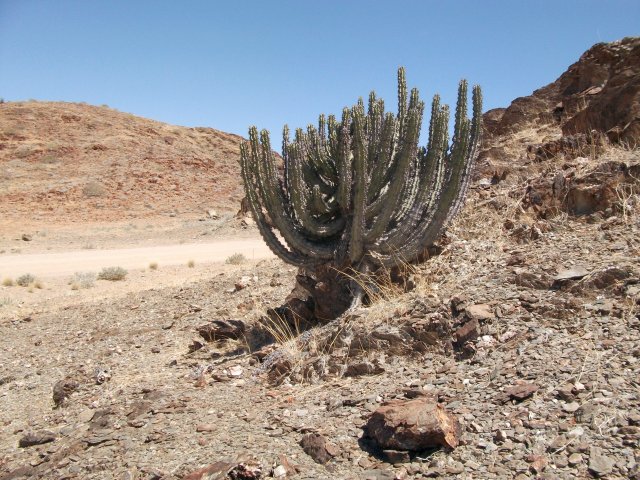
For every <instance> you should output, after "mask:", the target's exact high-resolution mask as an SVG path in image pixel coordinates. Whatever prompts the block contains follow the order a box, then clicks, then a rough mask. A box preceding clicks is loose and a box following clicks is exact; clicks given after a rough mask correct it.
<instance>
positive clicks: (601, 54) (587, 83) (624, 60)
mask: <svg viewBox="0 0 640 480" xmlns="http://www.w3.org/2000/svg"><path fill="white" fill-rule="evenodd" d="M484 123H485V135H486V140H488V141H491V140H492V139H493V138H494V137H496V136H498V135H505V134H508V133H513V132H517V131H521V130H523V129H524V128H526V127H539V126H542V125H557V126H559V127H560V128H561V130H562V133H563V134H564V135H571V134H576V133H586V134H589V133H590V132H591V131H592V130H596V131H598V132H602V133H606V134H607V135H608V136H609V138H610V139H611V140H612V141H624V142H627V143H633V144H637V143H639V142H640V38H639V37H630V38H624V39H622V40H619V41H617V42H612V43H598V44H596V45H594V46H593V47H591V48H590V49H589V50H587V51H586V52H585V53H584V54H583V55H582V56H581V57H580V59H579V60H578V61H577V62H576V63H574V64H573V65H571V66H570V67H569V69H568V70H567V71H566V72H565V73H563V74H562V75H561V76H560V77H559V78H558V79H557V80H556V81H555V82H553V83H551V84H549V85H547V86H545V87H543V88H540V89H539V90H536V91H535V92H533V94H532V95H530V96H528V97H520V98H517V99H515V100H514V101H513V102H512V103H511V105H510V106H509V107H508V108H506V109H495V110H490V111H488V112H487V113H485V115H484Z"/></svg>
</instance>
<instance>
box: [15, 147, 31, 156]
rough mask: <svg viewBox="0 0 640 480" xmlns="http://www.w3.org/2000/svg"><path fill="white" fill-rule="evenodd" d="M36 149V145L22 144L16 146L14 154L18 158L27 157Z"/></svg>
mask: <svg viewBox="0 0 640 480" xmlns="http://www.w3.org/2000/svg"><path fill="white" fill-rule="evenodd" d="M35 151H36V149H35V147H32V146H31V145H20V146H19V147H18V148H16V150H15V152H14V155H15V156H16V158H26V157H28V156H30V155H32V154H33V153H35Z"/></svg>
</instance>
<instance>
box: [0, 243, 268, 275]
mask: <svg viewBox="0 0 640 480" xmlns="http://www.w3.org/2000/svg"><path fill="white" fill-rule="evenodd" d="M234 253H242V254H243V255H244V256H245V257H247V258H248V259H250V260H257V259H262V258H271V257H273V254H272V253H271V251H270V250H269V247H267V245H266V244H265V243H264V242H263V241H262V240H261V239H242V240H223V241H218V242H212V243H193V244H180V245H163V246H157V247H140V248H120V249H112V250H76V251H69V252H60V253H37V254H19V255H6V256H0V275H2V276H18V275H22V274H24V273H31V274H33V275H36V276H40V277H56V276H62V275H70V274H73V273H74V272H80V271H99V270H100V269H102V268H103V267H113V266H120V267H123V268H127V269H135V268H146V267H148V266H149V263H151V262H157V263H158V264H159V265H161V266H162V265H180V264H186V263H187V262H188V261H189V260H193V261H194V262H196V263H198V264H200V263H211V262H221V261H224V260H225V259H226V258H227V257H229V256H230V255H233V254H234Z"/></svg>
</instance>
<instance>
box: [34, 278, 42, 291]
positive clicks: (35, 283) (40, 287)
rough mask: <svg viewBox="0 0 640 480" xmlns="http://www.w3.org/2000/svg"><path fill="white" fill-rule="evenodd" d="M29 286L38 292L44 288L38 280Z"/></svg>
mask: <svg viewBox="0 0 640 480" xmlns="http://www.w3.org/2000/svg"><path fill="white" fill-rule="evenodd" d="M31 286H32V287H34V288H37V289H38V290H42V289H43V288H44V285H43V284H42V282H41V281H40V280H34V281H33V283H32V284H31Z"/></svg>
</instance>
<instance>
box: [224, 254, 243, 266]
mask: <svg viewBox="0 0 640 480" xmlns="http://www.w3.org/2000/svg"><path fill="white" fill-rule="evenodd" d="M246 261H247V257H245V256H244V255H243V254H241V253H234V254H233V255H231V256H230V257H227V259H226V260H225V261H224V263H227V264H229V265H240V264H241V263H244V262H246Z"/></svg>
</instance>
